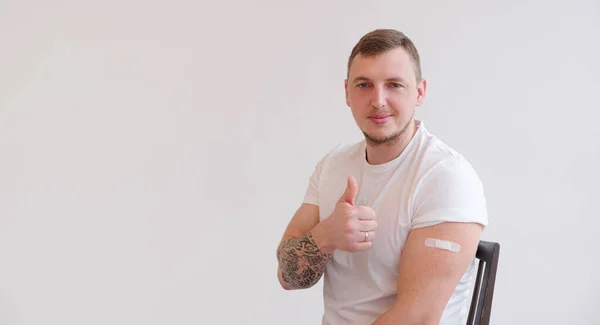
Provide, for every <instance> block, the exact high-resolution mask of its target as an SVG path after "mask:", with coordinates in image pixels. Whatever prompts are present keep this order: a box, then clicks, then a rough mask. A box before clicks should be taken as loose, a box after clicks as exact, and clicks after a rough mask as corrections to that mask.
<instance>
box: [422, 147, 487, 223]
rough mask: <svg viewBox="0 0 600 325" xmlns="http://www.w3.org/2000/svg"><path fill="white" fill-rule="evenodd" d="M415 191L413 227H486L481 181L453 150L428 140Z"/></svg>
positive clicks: (466, 161) (465, 161)
mask: <svg viewBox="0 0 600 325" xmlns="http://www.w3.org/2000/svg"><path fill="white" fill-rule="evenodd" d="M424 140H425V142H426V143H425V144H424V145H422V146H421V147H422V148H423V150H422V153H421V162H420V163H419V164H418V167H417V168H418V170H419V172H418V176H417V178H416V183H415V187H414V192H413V194H414V196H413V200H414V201H413V204H414V205H413V207H414V210H413V212H414V217H415V220H414V221H413V225H414V226H425V225H427V224H429V223H431V222H434V221H435V222H439V221H472V222H478V223H481V224H483V225H487V223H488V221H487V207H486V205H487V204H486V198H485V193H484V188H483V184H482V181H481V179H480V177H479V175H478V173H477V172H476V170H475V168H474V167H473V166H472V164H471V163H470V162H469V161H468V160H467V159H466V158H465V157H464V156H463V155H462V154H460V153H458V152H457V151H456V150H454V149H452V148H451V147H450V146H448V145H447V144H445V143H444V142H442V141H441V140H439V139H437V138H436V137H434V136H427V137H426V138H425V139H424Z"/></svg>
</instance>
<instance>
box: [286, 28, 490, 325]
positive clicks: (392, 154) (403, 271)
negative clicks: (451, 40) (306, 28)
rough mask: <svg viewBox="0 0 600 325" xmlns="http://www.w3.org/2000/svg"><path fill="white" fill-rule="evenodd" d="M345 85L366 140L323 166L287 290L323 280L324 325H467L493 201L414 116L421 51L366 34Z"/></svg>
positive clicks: (420, 96) (294, 239)
mask: <svg viewBox="0 0 600 325" xmlns="http://www.w3.org/2000/svg"><path fill="white" fill-rule="evenodd" d="M344 86H345V88H346V103H347V105H348V106H349V107H350V109H351V111H352V115H353V117H354V119H355V121H356V124H357V126H358V127H359V129H360V130H361V131H362V133H363V134H364V140H363V141H360V142H358V143H354V144H342V145H340V146H338V147H336V148H335V149H333V150H332V151H331V152H329V153H328V154H327V155H326V156H325V157H323V158H322V159H321V160H320V161H319V162H318V164H317V165H316V167H315V169H314V172H313V174H312V176H311V178H310V182H309V186H308V189H307V192H306V195H305V197H304V201H303V204H302V205H301V206H300V207H299V209H298V210H297V212H296V213H295V215H294V216H293V217H292V219H291V221H290V223H289V225H288V227H287V229H286V230H285V233H284V235H283V238H282V240H281V243H280V245H279V247H278V250H277V257H278V260H279V268H278V278H279V281H280V283H281V285H282V287H283V288H285V289H288V290H290V289H302V288H309V287H311V286H313V285H314V284H315V283H317V282H318V281H319V279H320V278H321V277H322V275H323V274H324V284H323V294H324V304H325V306H324V307H325V313H324V315H323V324H331V325H338V324H339V325H341V324H344V325H347V324H361V325H363V324H376V325H384V324H403V325H410V324H420V325H433V324H436V325H437V324H444V325H446V324H461V325H463V324H466V321H467V314H468V310H469V304H470V299H471V292H472V285H473V279H474V271H476V267H475V260H474V255H475V252H476V249H477V244H478V242H479V238H480V233H481V231H482V229H483V228H484V227H485V226H487V224H488V220H487V208H486V201H485V197H484V192H483V187H482V184H481V181H480V179H479V177H478V175H477V173H476V172H475V170H474V169H473V167H472V166H471V165H470V164H469V162H467V160H465V158H464V157H463V156H461V155H460V154H459V153H457V152H456V151H455V150H453V149H452V148H450V147H449V146H448V145H446V144H445V143H443V142H442V141H441V140H439V139H438V138H436V137H435V136H434V135H433V134H431V133H430V132H429V131H428V130H427V129H426V128H425V124H424V123H423V122H422V121H419V120H415V118H414V114H415V109H416V107H417V106H420V105H422V104H423V100H424V98H425V92H426V86H427V83H426V81H425V80H424V79H422V78H421V68H420V59H419V54H418V52H417V49H416V48H415V46H414V45H413V43H412V42H411V40H410V39H409V38H408V37H406V36H405V35H404V34H402V33H401V32H399V31H395V30H375V31H372V32H370V33H368V34H366V35H365V36H363V37H362V38H361V39H360V40H359V42H358V43H357V44H356V46H355V47H354V49H353V50H352V52H351V55H350V58H349V60H348V75H347V79H346V80H345V82H344Z"/></svg>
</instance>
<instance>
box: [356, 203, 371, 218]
mask: <svg viewBox="0 0 600 325" xmlns="http://www.w3.org/2000/svg"><path fill="white" fill-rule="evenodd" d="M356 216H357V218H358V219H359V220H375V211H373V209H371V208H370V207H366V206H359V207H356Z"/></svg>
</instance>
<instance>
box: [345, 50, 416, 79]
mask: <svg viewBox="0 0 600 325" xmlns="http://www.w3.org/2000/svg"><path fill="white" fill-rule="evenodd" d="M355 76H364V77H367V78H369V79H373V80H377V79H382V80H383V79H387V78H389V77H391V76H399V77H402V78H403V79H404V80H414V79H415V78H416V76H415V71H414V67H413V64H412V60H411V59H410V56H409V55H408V53H406V51H405V50H404V49H402V48H400V47H398V48H395V49H393V50H389V51H386V52H383V53H381V54H378V55H374V56H363V55H362V54H359V55H357V56H356V57H354V60H353V61H352V65H351V66H350V75H349V79H350V80H352V78H354V77H355Z"/></svg>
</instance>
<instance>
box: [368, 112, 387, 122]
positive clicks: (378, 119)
mask: <svg viewBox="0 0 600 325" xmlns="http://www.w3.org/2000/svg"><path fill="white" fill-rule="evenodd" d="M391 118H392V115H389V114H386V115H371V116H369V120H371V121H372V122H373V123H375V124H385V123H387V122H388V121H389V120H390V119H391Z"/></svg>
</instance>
